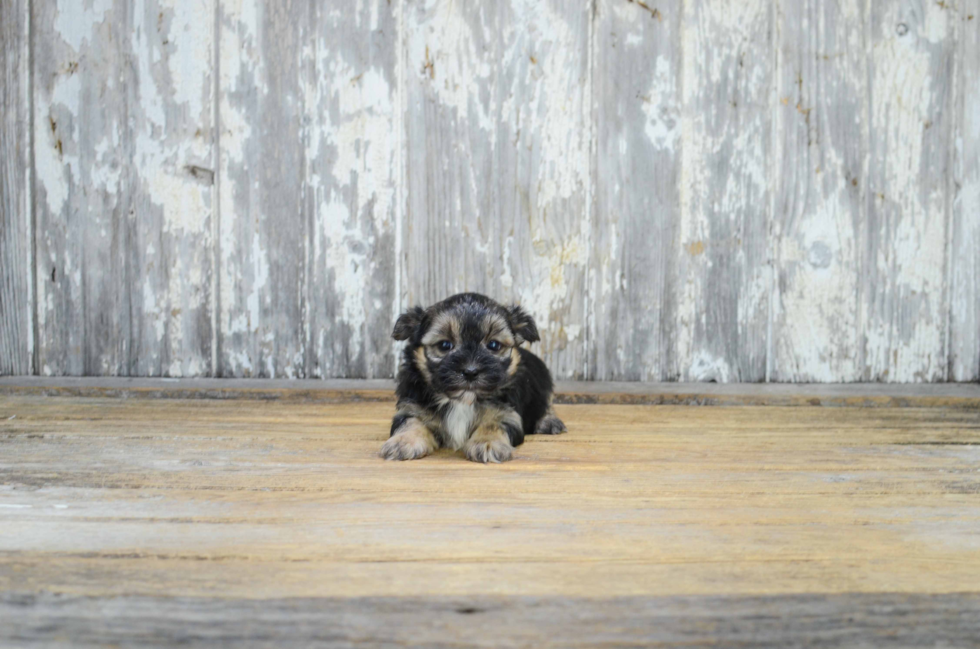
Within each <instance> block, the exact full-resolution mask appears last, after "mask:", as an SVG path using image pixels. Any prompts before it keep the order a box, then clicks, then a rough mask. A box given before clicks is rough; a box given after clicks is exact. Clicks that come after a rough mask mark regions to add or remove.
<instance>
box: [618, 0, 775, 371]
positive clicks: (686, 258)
mask: <svg viewBox="0 0 980 649" xmlns="http://www.w3.org/2000/svg"><path fill="white" fill-rule="evenodd" d="M773 13H774V8H773V6H772V4H771V3H769V2H766V1H764V0H748V1H747V0H730V1H726V2H693V3H686V4H685V6H684V16H683V18H682V23H681V51H682V62H681V133H682V137H683V143H682V145H681V169H680V180H679V194H680V220H679V223H678V225H677V230H676V235H675V239H674V241H673V246H672V247H673V256H672V260H671V265H672V274H671V277H670V285H671V293H672V296H671V300H672V301H673V304H672V307H671V309H670V311H671V313H670V318H671V331H672V332H673V333H672V336H671V345H670V347H669V348H668V349H667V350H666V354H665V355H666V358H667V363H668V372H667V376H666V377H665V378H670V379H679V380H683V381H724V382H727V381H762V380H764V379H765V378H766V356H767V344H768V323H769V294H770V289H771V284H772V278H771V268H770V264H769V254H770V250H769V237H768V231H769V226H770V220H771V218H770V217H771V209H772V208H771V195H770V194H771V192H770V169H769V165H770V160H769V151H770V139H771V122H772V120H771V112H772V111H771V106H770V95H771V91H770V88H771V87H772V85H771V84H772V82H773V76H774V69H775V66H774V60H773ZM606 182H612V180H611V179H610V180H607V181H606Z"/></svg>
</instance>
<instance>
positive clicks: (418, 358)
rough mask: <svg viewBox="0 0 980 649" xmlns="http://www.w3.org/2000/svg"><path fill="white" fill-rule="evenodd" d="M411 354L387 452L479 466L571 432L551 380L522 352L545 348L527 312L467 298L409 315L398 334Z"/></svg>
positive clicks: (457, 297)
mask: <svg viewBox="0 0 980 649" xmlns="http://www.w3.org/2000/svg"><path fill="white" fill-rule="evenodd" d="M392 337H393V338H394V339H395V340H407V341H409V344H408V346H407V347H406V348H405V354H404V357H403V359H402V363H401V368H400V369H399V370H398V387H397V389H396V394H397V396H398V413H397V414H396V415H395V418H394V420H393V421H392V422H391V437H390V438H389V439H388V441H387V442H385V444H384V446H382V447H381V457H383V458H385V459H386V460H414V459H416V458H420V457H424V456H426V455H428V454H429V453H431V452H432V451H434V450H435V449H437V448H439V447H442V446H445V447H448V448H451V449H453V450H458V449H463V452H464V453H465V454H466V457H467V458H469V459H470V460H473V461H474V462H505V461H507V460H509V459H510V456H511V453H512V452H513V450H514V447H515V446H519V445H520V444H521V443H523V442H524V436H525V435H530V434H532V433H542V434H557V433H563V432H565V424H563V423H562V422H561V420H560V419H558V417H556V416H555V413H554V411H553V410H552V409H551V391H552V387H553V385H552V382H551V374H550V373H549V372H548V368H547V367H545V364H544V363H543V362H542V361H541V359H540V358H538V357H537V356H535V355H534V354H532V353H531V352H529V351H528V350H526V349H522V348H521V344H522V343H525V342H535V341H537V340H540V337H539V336H538V328H537V326H536V325H535V324H534V320H533V319H532V318H531V316H529V315H528V314H527V313H525V312H524V311H523V310H522V309H521V308H520V307H516V306H515V307H511V308H505V307H503V306H501V305H499V304H497V303H496V302H494V301H493V300H491V299H490V298H488V297H485V296H483V295H477V294H476V293H461V294H459V295H454V296H452V297H451V298H448V299H446V300H443V301H442V302H439V303H438V304H435V305H433V306H431V307H429V308H428V309H423V308H422V307H415V308H414V309H411V310H409V311H408V312H406V313H403V314H402V315H401V316H400V317H399V318H398V322H397V323H395V330H394V332H393V333H392Z"/></svg>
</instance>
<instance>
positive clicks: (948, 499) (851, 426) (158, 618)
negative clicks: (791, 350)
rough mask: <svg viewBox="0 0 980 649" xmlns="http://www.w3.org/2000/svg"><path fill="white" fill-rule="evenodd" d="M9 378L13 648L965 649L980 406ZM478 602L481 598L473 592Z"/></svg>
mask: <svg viewBox="0 0 980 649" xmlns="http://www.w3.org/2000/svg"><path fill="white" fill-rule="evenodd" d="M557 410H558V413H559V415H560V416H562V417H563V418H564V420H565V421H566V423H567V424H568V427H569V433H568V434H566V435H562V436H558V437H532V438H529V439H528V441H527V442H526V443H525V444H524V445H523V446H522V447H520V448H519V449H518V450H517V452H516V453H515V459H514V460H513V461H512V462H509V463H506V464H503V465H496V466H482V465H476V464H473V463H470V462H467V461H465V460H464V459H463V458H462V457H461V456H459V455H458V454H454V453H450V452H446V451H441V452H439V453H437V454H436V455H434V456H432V457H429V458H425V459H423V460H420V461H416V462H409V463H386V462H383V461H381V460H379V459H378V458H377V456H376V453H377V450H378V448H379V447H380V445H381V443H382V442H383V440H384V439H385V437H386V435H387V424H388V421H389V418H390V416H391V415H392V413H393V404H391V403H390V402H378V403H348V404H331V403H302V402H288V401H274V400H273V401H259V400H203V399H198V400H177V399H166V400H154V399H116V398H112V399H110V398H80V397H42V396H35V395H31V394H7V395H5V396H0V646H5V647H6V646H22V645H23V646H67V645H71V646H81V645H97V644H117V645H120V646H171V645H175V644H184V645H186V644H192V645H193V644H202V645H203V644H206V645H209V646H224V645H229V646H230V645H232V644H234V645H236V646H301V645H302V646H305V645H309V644H310V643H316V642H317V641H319V642H320V643H321V644H326V645H329V646H338V647H343V646H406V645H410V644H420V645H424V646H440V643H441V644H442V645H443V646H450V645H452V646H457V645H458V646H535V647H540V646H581V647H598V646H603V647H607V646H651V645H654V646H656V645H658V644H659V645H665V646H667V645H678V644H697V645H704V646H739V645H746V646H834V647H836V646H882V645H887V646H910V647H911V646H923V645H928V646H971V643H973V644H975V642H976V640H977V638H980V629H978V622H977V620H978V619H980V615H978V612H980V610H978V609H980V603H978V602H980V411H978V410H976V409H971V408H962V407H945V408H924V407H902V408H893V407H877V408H820V407H806V406H794V407H776V406H768V407H757V406H739V407H716V408H693V407H685V406H650V405H560V406H558V407H557ZM471 609H472V610H471Z"/></svg>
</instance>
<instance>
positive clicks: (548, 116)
mask: <svg viewBox="0 0 980 649" xmlns="http://www.w3.org/2000/svg"><path fill="white" fill-rule="evenodd" d="M404 8H405V21H404V34H403V39H404V41H405V48H406V51H405V52H404V54H403V56H404V66H405V68H404V74H405V75H406V78H405V86H406V90H405V93H406V97H405V101H406V102H407V108H408V113H407V115H406V124H405V129H406V130H405V137H406V142H405V147H406V150H405V157H406V182H405V191H406V201H407V203H406V211H405V222H404V224H403V226H402V229H403V233H404V242H403V243H402V245H401V257H400V258H399V263H400V264H401V265H402V271H401V274H402V277H403V278H404V279H403V282H404V284H403V286H401V287H400V290H401V291H402V294H401V298H400V304H402V305H403V306H405V305H410V304H415V303H422V304H431V303H433V302H435V301H437V300H440V299H443V298H445V297H448V296H449V295H452V294H453V293H457V292H461V291H478V292H484V293H488V294H491V295H494V296H495V297H497V298H498V299H499V300H501V301H504V302H517V303H521V304H522V305H524V306H525V307H527V309H528V310H529V311H530V312H531V313H532V315H533V316H534V317H535V319H536V321H537V324H538V328H539V330H540V331H541V335H542V342H541V344H540V345H538V346H537V349H536V351H538V352H539V353H540V355H541V356H542V357H543V358H544V359H545V360H546V362H548V363H549V365H550V366H551V368H552V371H553V372H555V373H556V375H557V376H559V377H563V378H568V377H582V376H583V375H584V374H585V356H584V354H585V338H586V321H585V320H586V314H585V308H586V298H585V293H586V268H587V267H588V264H589V246H590V237H591V232H590V228H589V220H588V196H589V186H590V171H589V144H590V138H589V124H590V120H589V110H590V108H589V97H590V83H589V71H590V70H589V34H590V31H589V25H590V16H591V3H590V2H583V1H580V2H560V1H558V0H549V1H548V2H544V3H527V2H521V1H519V0H514V1H508V2H500V3H490V4H488V3H480V2H449V1H446V0H443V1H434V2H425V3H422V2H419V3H405V5H404Z"/></svg>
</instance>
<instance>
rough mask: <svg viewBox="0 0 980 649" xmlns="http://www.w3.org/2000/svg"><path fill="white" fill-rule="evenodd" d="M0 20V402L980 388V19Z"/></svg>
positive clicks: (541, 11)
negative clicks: (465, 293) (684, 384)
mask: <svg viewBox="0 0 980 649" xmlns="http://www.w3.org/2000/svg"><path fill="white" fill-rule="evenodd" d="M0 7H2V11H3V12H4V14H3V17H4V19H3V30H4V32H3V33H4V38H3V40H2V46H0V50H2V52H0V62H2V64H3V65H2V67H3V74H4V77H3V80H4V83H3V88H2V91H0V92H2V97H0V99H2V101H3V108H4V110H3V121H2V127H0V148H2V151H3V155H2V156H0V157H2V161H0V183H2V195H0V210H2V212H0V216H2V219H0V254H2V257H0V268H2V269H3V273H2V278H0V374H25V373H32V372H33V373H36V374H41V375H76V376H77V375H93V376H167V377H177V376H198V377H201V376H219V377H229V378H234V377H282V378H299V377H307V378H332V377H363V378H375V377H388V376H390V375H391V374H392V373H393V372H394V369H395V362H394V361H395V353H394V352H396V351H397V350H396V349H394V348H393V347H392V344H391V341H390V339H389V337H388V334H389V333H390V327H391V325H392V321H393V319H394V317H395V316H396V314H397V312H398V311H399V310H401V309H403V308H405V307H407V306H410V305H412V304H415V303H423V304H426V303H432V302H434V301H436V300H439V299H442V298H444V297H446V296H448V295H449V294H451V293H454V292H458V291H462V290H476V291H482V292H486V293H488V294H491V295H493V296H495V297H497V298H499V299H501V300H502V301H505V302H519V303H521V304H523V305H524V306H525V307H527V308H528V309H529V310H530V311H531V312H532V314H533V315H534V316H535V318H536V319H537V321H538V323H539V325H540V326H541V329H542V334H543V340H542V342H541V343H540V344H539V345H537V346H536V351H538V352H539V353H540V354H541V355H542V356H543V357H544V358H545V360H546V361H547V362H548V364H549V365H550V367H551V369H552V371H553V373H554V374H555V376H556V377H557V378H559V379H569V378H575V379H596V378H598V379H601V380H642V381H664V380H671V381H673V380H682V381H721V382H733V381H763V380H769V381H824V382H837V381H888V382H924V381H943V380H956V381H971V380H973V381H975V380H978V379H980V335H978V334H977V332H978V331H980V280H978V278H980V252H978V251H980V218H978V217H977V214H980V166H978V163H977V160H978V158H980V117H978V109H977V108H976V107H977V105H978V98H977V95H978V92H980V86H978V83H977V78H978V71H977V69H976V68H977V60H978V51H977V48H978V45H977V41H978V38H980V37H978V35H977V34H978V25H980V17H978V16H980V3H978V0H963V1H962V2H958V3H951V2H924V3H918V2H908V1H907V0H879V1H876V2H873V3H861V2H856V1H850V0H849V1H847V2H831V0H800V1H799V2H788V3H787V2H784V3H781V4H773V3H768V2H764V1H763V0H723V1H719V2H708V1H706V0H664V1H663V2H659V3H654V2H639V1H637V0H632V1H631V0H577V1H575V2H560V1H559V0H549V1H548V2H544V3H531V2H527V1H526V0H506V1H503V2H497V3H489V4H488V3H480V2H476V1H475V0H366V1H365V2H359V3H351V2H344V1H342V0H328V1H325V2H306V1H304V0H288V1H287V2H283V3H278V4H274V5H272V4H269V3H263V2H260V1H259V0H234V1H233V0H208V1H207V2H204V3H187V2H182V1H178V0H87V1H86V2H64V1H62V0H34V1H32V2H30V3H28V2H26V0H4V1H3V2H2V4H0ZM35 313H36V317H35V316H34V314H35ZM35 338H36V340H35Z"/></svg>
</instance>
